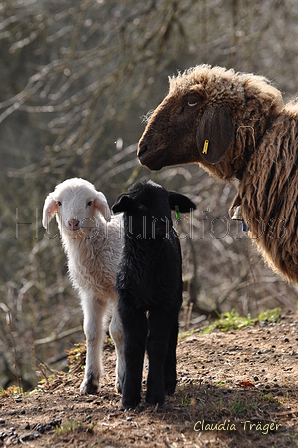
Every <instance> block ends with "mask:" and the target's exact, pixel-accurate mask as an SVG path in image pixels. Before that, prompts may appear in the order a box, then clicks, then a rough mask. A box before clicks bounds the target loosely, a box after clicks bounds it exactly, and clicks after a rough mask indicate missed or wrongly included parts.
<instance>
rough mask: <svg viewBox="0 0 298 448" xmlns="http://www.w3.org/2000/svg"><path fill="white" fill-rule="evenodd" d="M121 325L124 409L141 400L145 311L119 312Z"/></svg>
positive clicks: (145, 330) (145, 329) (145, 323)
mask: <svg viewBox="0 0 298 448" xmlns="http://www.w3.org/2000/svg"><path fill="white" fill-rule="evenodd" d="M120 317H121V321H122V325H123V341H124V358H125V376H124V383H123V391H122V404H123V406H124V408H125V409H129V408H134V407H136V406H137V405H138V404H139V402H140V400H141V386H142V371H143V362H144V355H145V347H146V338H147V318H146V315H145V313H144V312H143V313H142V312H137V311H130V312H129V313H127V312H125V313H121V310H120Z"/></svg>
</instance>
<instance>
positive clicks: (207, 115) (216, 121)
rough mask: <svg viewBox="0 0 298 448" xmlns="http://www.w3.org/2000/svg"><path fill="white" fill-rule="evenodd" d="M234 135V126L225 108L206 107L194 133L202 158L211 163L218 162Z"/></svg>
mask: <svg viewBox="0 0 298 448" xmlns="http://www.w3.org/2000/svg"><path fill="white" fill-rule="evenodd" d="M234 137H235V132H234V126H233V123H232V119H231V116H230V114H229V112H228V111H227V110H226V108H225V107H218V106H210V107H208V109H206V111H205V112H204V114H203V116H202V118H201V121H200V124H199V126H198V129H197V135H196V140H197V147H198V150H199V153H200V156H201V157H202V159H203V160H205V161H206V162H208V163H211V164H215V163H218V162H220V161H221V159H222V158H223V156H224V155H225V153H226V152H227V150H228V149H229V148H230V146H231V144H232V142H233V140H234Z"/></svg>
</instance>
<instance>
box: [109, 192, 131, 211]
mask: <svg viewBox="0 0 298 448" xmlns="http://www.w3.org/2000/svg"><path fill="white" fill-rule="evenodd" d="M131 203H132V198H131V197H130V196H129V195H127V194H122V195H121V196H119V198H118V199H117V201H116V202H115V204H114V205H113V206H112V210H113V213H115V214H116V213H121V212H126V211H128V210H129V208H130V206H131Z"/></svg>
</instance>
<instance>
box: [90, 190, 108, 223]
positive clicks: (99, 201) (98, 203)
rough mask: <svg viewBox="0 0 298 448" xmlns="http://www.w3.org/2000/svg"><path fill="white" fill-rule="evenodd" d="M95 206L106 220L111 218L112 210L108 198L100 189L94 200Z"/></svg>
mask: <svg viewBox="0 0 298 448" xmlns="http://www.w3.org/2000/svg"><path fill="white" fill-rule="evenodd" d="M94 206H95V208H96V209H97V210H98V211H99V212H100V213H101V214H102V216H103V217H104V219H105V220H106V221H110V219H111V210H110V207H109V205H108V202H107V200H106V197H105V195H104V194H103V193H101V192H100V191H99V192H97V193H96V198H95V200H94Z"/></svg>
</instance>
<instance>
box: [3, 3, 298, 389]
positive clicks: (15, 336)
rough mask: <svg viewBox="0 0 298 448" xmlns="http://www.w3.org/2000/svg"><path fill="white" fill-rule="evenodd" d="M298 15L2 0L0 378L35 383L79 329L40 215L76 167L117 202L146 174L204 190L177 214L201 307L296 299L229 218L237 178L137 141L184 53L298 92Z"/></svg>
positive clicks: (236, 6) (192, 191)
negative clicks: (166, 156)
mask: <svg viewBox="0 0 298 448" xmlns="http://www.w3.org/2000/svg"><path fill="white" fill-rule="evenodd" d="M297 19H298V4H297V2H296V0H251V1H250V2H247V1H245V0H228V1H223V0H208V1H207V0H183V1H179V0H146V1H145V0H139V1H130V0H109V1H107V0H71V1H70V0H0V74H1V83H0V133H1V134H0V135H1V147H0V151H1V164H0V172H1V176H0V210H1V218H0V230H1V231H0V244H1V254H2V256H1V259H0V381H1V382H0V384H1V385H2V386H3V387H6V386H7V385H8V384H9V382H16V375H17V376H18V377H19V378H21V381H22V384H23V386H24V388H30V387H32V385H34V384H35V383H36V381H37V377H36V370H37V369H44V368H46V369H56V368H59V367H61V360H62V359H63V358H64V357H65V353H64V351H65V349H67V348H70V347H71V344H73V343H74V342H77V341H81V340H83V333H82V330H81V323H82V312H81V309H80V306H79V302H78V299H77V297H76V295H75V293H74V292H73V290H72V289H71V287H70V284H69V281H68V278H67V272H66V259H65V255H64V254H63V251H62V248H61V244H60V241H59V238H55V237H54V236H55V234H56V233H57V228H56V227H55V224H54V223H53V228H52V233H51V235H46V234H45V231H44V229H42V226H41V213H42V207H43V202H44V199H45V197H46V195H47V194H48V193H49V192H50V191H52V190H53V189H54V187H55V185H56V184H57V183H59V182H61V181H63V180H64V179H66V178H69V177H73V176H80V177H83V178H86V179H88V180H89V181H91V182H93V183H94V184H95V186H96V188H97V189H98V190H101V191H103V192H104V194H105V195H106V196H107V198H108V201H109V203H110V205H112V203H113V202H114V200H115V199H116V197H117V196H118V195H119V194H120V193H121V192H123V191H124V190H125V189H126V188H127V186H128V185H130V184H131V183H132V182H134V181H136V180H139V179H149V178H152V179H153V180H155V181H157V182H160V183H161V184H163V185H164V186H165V187H166V188H170V189H177V190H179V191H181V192H183V193H185V194H188V195H189V196H190V197H191V199H192V200H194V201H195V202H196V204H197V208H198V210H197V211H196V213H195V215H194V219H193V223H192V231H193V233H192V234H190V222H189V221H187V220H182V221H181V222H180V223H176V225H177V228H178V230H179V232H180V237H181V243H182V247H183V256H184V277H185V289H186V291H185V301H186V302H187V301H188V300H189V298H191V300H192V301H193V302H194V311H196V312H201V313H202V312H205V313H207V314H208V313H209V312H211V311H212V310H214V309H215V308H216V309H217V310H219V311H220V312H225V311H229V310H231V309H232V308H234V309H235V310H236V311H237V312H239V313H240V314H245V315H246V314H247V313H251V315H252V316H256V315H257V314H258V313H259V312H260V311H262V310H263V309H265V308H268V307H272V308H273V307H275V306H282V307H287V308H294V307H295V304H296V300H297V299H296V287H295V286H294V285H291V284H287V283H285V282H284V281H283V280H282V279H281V278H279V277H278V276H276V275H275V274H273V273H272V272H271V271H270V270H269V269H268V268H267V267H266V266H265V265H264V263H263V261H262V260H261V258H260V257H259V255H258V254H257V252H256V251H255V249H254V248H253V247H252V245H251V242H250V241H249V240H248V238H247V236H246V234H245V233H243V232H242V231H241V229H240V227H239V228H238V227H237V225H236V224H235V223H233V222H230V221H229V220H228V214H227V210H228V208H229V206H230V203H231V201H232V198H233V196H234V194H235V185H234V184H229V185H224V184H221V183H219V182H217V181H215V180H214V179H212V178H211V177H209V176H208V175H207V174H205V173H204V172H203V171H202V170H201V169H200V168H199V167H198V166H183V167H174V168H167V169H163V170H161V171H160V172H158V173H153V172H152V173H151V172H149V171H148V170H146V169H144V168H142V167H141V166H140V165H138V162H137V160H136V145H137V141H138V139H139V137H140V135H141V133H142V131H143V129H144V126H145V124H144V120H145V118H144V117H145V116H146V114H147V113H148V111H150V110H152V109H154V108H155V107H156V106H157V105H158V103H159V102H160V101H161V100H162V98H163V97H164V96H165V94H166V92H167V88H168V80H167V77H168V76H169V75H172V74H174V73H177V70H180V71H183V70H184V69H186V68H187V67H189V66H193V65H196V64H200V63H208V64H212V65H222V66H225V67H228V68H230V67H233V68H235V69H236V70H239V71H249V72H254V73H258V74H262V75H265V76H267V77H268V78H269V79H270V80H271V81H272V82H273V84H274V85H275V86H276V87H278V88H279V89H280V90H281V91H282V92H283V94H284V98H285V99H289V98H290V97H293V96H294V95H295V94H296V92H297V90H298V82H297V79H298V76H297V75H298V73H297V72H298V25H297V23H298V21H297ZM187 236H188V237H187ZM190 237H191V238H190ZM66 336H67V337H66Z"/></svg>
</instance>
